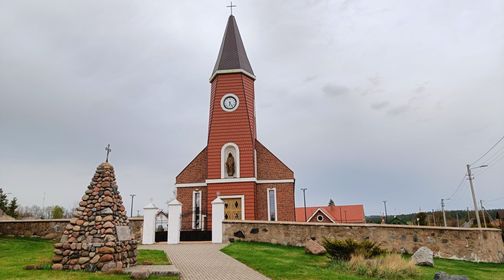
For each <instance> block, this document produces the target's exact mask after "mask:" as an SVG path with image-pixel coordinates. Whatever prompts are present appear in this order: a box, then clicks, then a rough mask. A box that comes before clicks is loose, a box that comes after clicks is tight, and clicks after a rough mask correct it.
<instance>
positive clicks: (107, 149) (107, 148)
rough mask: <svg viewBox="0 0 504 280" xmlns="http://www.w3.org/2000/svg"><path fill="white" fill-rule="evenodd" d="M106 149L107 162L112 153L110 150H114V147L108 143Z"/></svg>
mask: <svg viewBox="0 0 504 280" xmlns="http://www.w3.org/2000/svg"><path fill="white" fill-rule="evenodd" d="M105 151H107V159H106V160H105V162H108V157H109V154H110V152H112V149H111V148H110V144H108V145H107V147H105Z"/></svg>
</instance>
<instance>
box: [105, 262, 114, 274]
mask: <svg viewBox="0 0 504 280" xmlns="http://www.w3.org/2000/svg"><path fill="white" fill-rule="evenodd" d="M116 269H117V265H116V263H115V262H108V263H106V264H104V265H103V267H102V268H101V271H103V272H109V271H112V270H114V271H115V270H116Z"/></svg>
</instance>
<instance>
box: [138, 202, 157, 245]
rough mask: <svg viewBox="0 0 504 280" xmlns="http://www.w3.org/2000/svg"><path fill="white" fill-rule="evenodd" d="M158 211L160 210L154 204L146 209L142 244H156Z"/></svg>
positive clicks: (146, 206)
mask: <svg viewBox="0 0 504 280" xmlns="http://www.w3.org/2000/svg"><path fill="white" fill-rule="evenodd" d="M157 211H158V208H157V207H156V205H154V204H153V203H149V204H147V205H145V207H144V220H143V231H142V244H154V242H155V237H156V236H155V235H156V233H155V231H156V229H155V227H156V214H157Z"/></svg>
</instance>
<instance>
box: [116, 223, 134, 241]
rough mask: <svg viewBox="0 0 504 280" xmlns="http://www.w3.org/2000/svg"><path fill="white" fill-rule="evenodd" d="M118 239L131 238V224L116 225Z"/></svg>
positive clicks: (125, 239)
mask: <svg viewBox="0 0 504 280" xmlns="http://www.w3.org/2000/svg"><path fill="white" fill-rule="evenodd" d="M116 232H117V239H119V241H128V240H131V233H130V228H129V226H116Z"/></svg>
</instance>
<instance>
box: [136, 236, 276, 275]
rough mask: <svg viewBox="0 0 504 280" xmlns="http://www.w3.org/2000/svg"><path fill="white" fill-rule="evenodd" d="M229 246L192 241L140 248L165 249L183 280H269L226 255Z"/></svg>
mask: <svg viewBox="0 0 504 280" xmlns="http://www.w3.org/2000/svg"><path fill="white" fill-rule="evenodd" d="M224 246H225V245H222V244H212V243H202V242H192V243H182V244H178V245H168V244H159V243H158V244H155V245H140V246H139V249H157V250H164V251H165V252H166V254H167V255H168V256H169V258H170V260H171V261H172V263H173V264H174V265H175V266H176V267H177V269H178V270H179V271H180V276H181V279H183V280H192V279H198V280H207V279H208V280H227V279H229V280H236V279H269V278H267V277H265V276H264V275H262V274H260V273H259V272H257V271H255V270H253V269H252V268H250V267H248V266H246V265H244V264H242V263H241V262H239V261H237V260H235V259H233V258H232V257H230V256H228V255H226V254H224V253H222V252H221V251H220V249H221V248H222V247H224Z"/></svg>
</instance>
